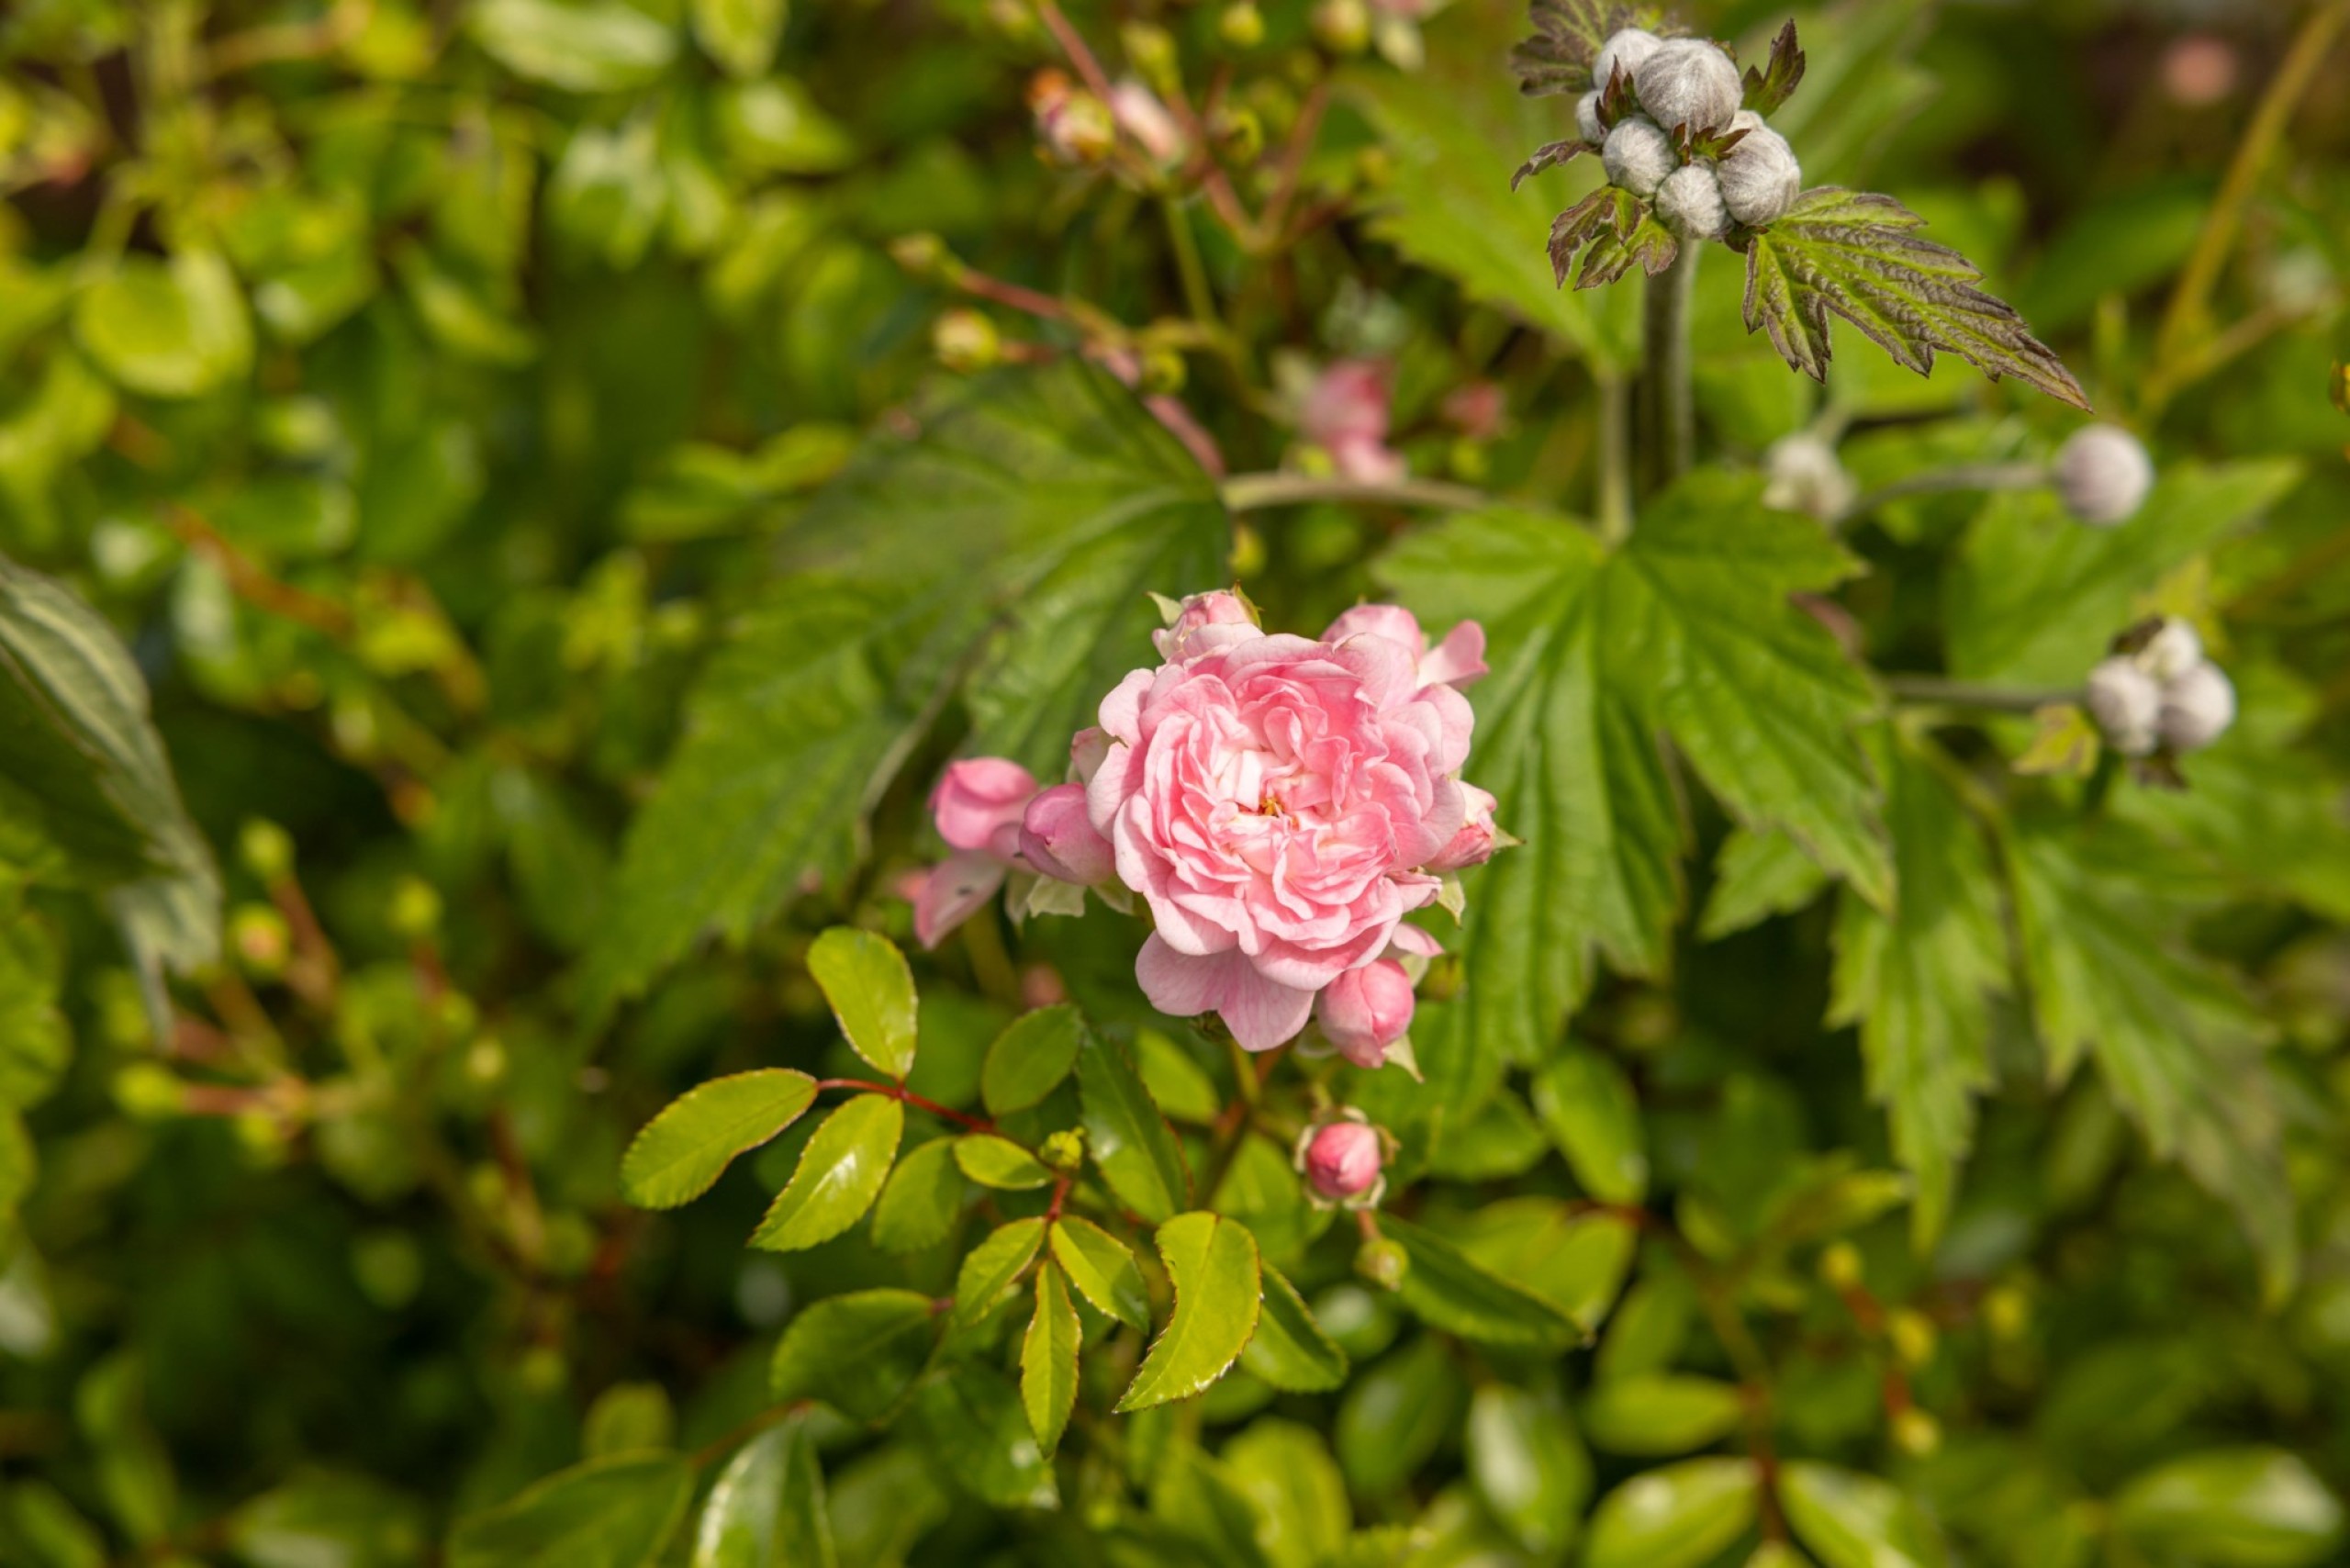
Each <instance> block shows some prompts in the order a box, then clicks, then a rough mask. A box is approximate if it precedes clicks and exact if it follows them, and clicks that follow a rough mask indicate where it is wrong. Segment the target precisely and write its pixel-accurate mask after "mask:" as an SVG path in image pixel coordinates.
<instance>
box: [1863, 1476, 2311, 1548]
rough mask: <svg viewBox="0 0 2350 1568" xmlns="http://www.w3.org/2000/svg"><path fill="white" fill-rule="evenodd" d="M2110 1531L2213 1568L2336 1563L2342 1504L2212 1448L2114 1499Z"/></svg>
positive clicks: (2307, 1481)
mask: <svg viewBox="0 0 2350 1568" xmlns="http://www.w3.org/2000/svg"><path fill="white" fill-rule="evenodd" d="M2113 1524H2114V1528H2115V1529H2118V1530H2119V1531H2121V1533H2122V1534H2123V1535H2125V1536H2127V1537H2128V1538H2129V1539H2130V1540H2132V1541H2134V1542H2136V1543H2137V1544H2138V1545H2139V1547H2140V1548H2141V1550H2143V1551H2147V1552H2149V1553H2154V1554H2159V1555H2161V1556H2164V1557H2172V1556H2176V1557H2178V1558H2181V1559H2185V1560H2188V1561H2191V1562H2206V1563H2210V1564H2212V1565H2213V1568H2300V1565H2301V1564H2304V1563H2316V1562H2333V1561H2335V1560H2336V1557H2335V1552H2336V1549H2337V1548H2338V1547H2339V1546H2340V1544H2341V1541H2342V1537H2343V1513H2342V1503H2341V1500H2340V1499H2339V1498H2338V1497H2336V1496H2335V1495H2333V1491H2332V1490H2331V1489H2330V1488H2328V1487H2327V1486H2326V1484H2325V1483H2323V1482H2322V1481H2321V1480H2319V1479H2318V1478H2317V1476H2316V1475H2315V1474H2314V1473H2311V1470H2310V1467H2309V1466H2308V1465H2307V1464H2305V1463H2304V1462H2301V1461H2300V1459H2298V1458H2296V1457H2295V1456H2294V1455H2292V1454H2289V1453H2286V1452H2284V1451H2282V1450H2278V1449H2271V1448H2241V1449H2211V1450H2206V1451H2204V1452H2202V1453H2195V1454H2188V1455H2187V1456H2185V1457H2184V1458H2180V1459H2175V1460H2172V1461H2171V1462H2168V1463H2167V1464H2163V1465H2159V1466H2157V1467H2156V1468H2154V1469H2153V1470H2150V1471H2148V1472H2147V1473H2145V1474H2143V1475H2141V1476H2139V1477H2137V1478H2136V1479H2135V1480H2133V1481H2132V1482H2131V1483H2130V1484H2128V1485H2127V1486H2124V1487H2123V1488H2122V1489H2121V1493H2120V1494H2119V1495H2116V1496H2115V1498H2114V1499H2113ZM1830 1568H1841V1564H1838V1563H1831V1564H1830Z"/></svg>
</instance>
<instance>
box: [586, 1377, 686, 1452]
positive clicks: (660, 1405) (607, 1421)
mask: <svg viewBox="0 0 2350 1568" xmlns="http://www.w3.org/2000/svg"><path fill="white" fill-rule="evenodd" d="M676 1440H677V1410H676V1409H675V1408H674V1407H673V1406H671V1405H670V1403H669V1393H668V1390H666V1389H665V1388H663V1387H662V1386H661V1385H660V1384H659V1383H614V1384H612V1385H611V1386H610V1388H607V1389H606V1390H604V1392H603V1393H601V1394H598V1395H597V1396H596V1402H595V1403H594V1404H593V1405H590V1406H588V1419H587V1421H586V1423H585V1425H584V1426H583V1428H581V1431H580V1434H579V1447H580V1450H581V1452H583V1453H584V1454H585V1455H586V1456H587V1457H588V1458H589V1459H601V1458H602V1457H603V1456H604V1455H606V1454H614V1453H634V1452H642V1451H643V1450H647V1449H666V1448H669V1447H672V1446H674V1444H675V1443H676Z"/></svg>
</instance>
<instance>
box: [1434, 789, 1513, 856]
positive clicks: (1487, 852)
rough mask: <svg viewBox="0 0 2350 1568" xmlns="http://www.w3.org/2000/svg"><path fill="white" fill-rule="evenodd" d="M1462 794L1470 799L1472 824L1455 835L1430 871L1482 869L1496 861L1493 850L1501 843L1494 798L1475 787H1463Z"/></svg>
mask: <svg viewBox="0 0 2350 1568" xmlns="http://www.w3.org/2000/svg"><path fill="white" fill-rule="evenodd" d="M1460 790H1461V793H1463V794H1465V795H1467V796H1468V797H1469V820H1468V821H1467V822H1465V823H1462V824H1461V825H1460V832H1459V833H1456V834H1453V835H1452V842H1451V843H1449V844H1448V845H1446V846H1444V848H1443V849H1442V850H1441V851H1439V852H1438V855H1437V857H1436V858H1435V859H1433V860H1431V861H1429V862H1428V864H1427V868H1428V869H1429V870H1431V871H1437V872H1444V871H1459V870H1462V869H1465V868H1468V867H1471V866H1483V864H1484V863H1485V862H1486V861H1488V860H1491V859H1492V858H1493V857H1494V849H1495V847H1497V846H1498V845H1499V844H1500V842H1501V841H1500V839H1499V837H1498V836H1497V833H1498V830H1497V829H1495V828H1494V798H1493V797H1492V796H1491V795H1489V794H1487V793H1486V792H1485V791H1484V790H1480V789H1478V788H1477V786H1475V785H1474V784H1463V785H1461V786H1460Z"/></svg>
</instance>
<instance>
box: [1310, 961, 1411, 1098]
mask: <svg viewBox="0 0 2350 1568" xmlns="http://www.w3.org/2000/svg"><path fill="white" fill-rule="evenodd" d="M1398 929H1400V930H1408V929H1409V927H1398ZM1314 1015H1315V1018H1316V1019H1317V1020H1319V1021H1320V1023H1321V1025H1322V1032H1323V1033H1324V1034H1325V1035H1327V1036H1329V1037H1330V1043H1331V1044H1332V1045H1334V1046H1336V1047H1338V1050H1339V1052H1340V1054H1342V1055H1343V1056H1345V1058H1347V1059H1348V1061H1350V1062H1352V1063H1354V1064H1355V1065H1356V1066H1357V1067H1360V1068H1375V1067H1380V1066H1382V1065H1384V1064H1385V1062H1386V1060H1387V1047H1390V1046H1392V1045H1393V1044H1394V1043H1395V1042H1396V1041H1398V1040H1400V1039H1402V1038H1403V1037H1404V1034H1405V1033H1406V1032H1407V1031H1409V1030H1410V1028H1411V1027H1412V977H1411V976H1409V975H1407V974H1405V973H1404V966H1403V965H1401V964H1399V963H1397V962H1396V961H1395V960H1394V959H1393V958H1381V959H1378V960H1377V961H1375V962H1372V963H1369V964H1365V965H1364V966H1363V967H1362V968H1361V969H1348V971H1347V972H1346V973H1345V974H1342V975H1340V976H1339V977H1338V978H1337V980H1332V981H1331V982H1330V983H1329V984H1328V985H1326V986H1325V987H1323V988H1322V994H1321V995H1320V996H1319V997H1318V998H1316V999H1315V1003H1314Z"/></svg>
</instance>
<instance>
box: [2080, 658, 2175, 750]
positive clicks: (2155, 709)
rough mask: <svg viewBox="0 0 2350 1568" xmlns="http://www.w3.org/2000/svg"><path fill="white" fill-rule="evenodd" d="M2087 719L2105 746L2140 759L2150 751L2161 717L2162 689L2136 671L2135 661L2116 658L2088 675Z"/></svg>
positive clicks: (2151, 678) (2151, 677)
mask: <svg viewBox="0 0 2350 1568" xmlns="http://www.w3.org/2000/svg"><path fill="white" fill-rule="evenodd" d="M2087 699H2088V709H2089V717H2090V718H2092V719H2095V720H2096V721H2097V727H2098V730H2100V731H2101V732H2103V734H2104V735H2105V744H2106V745H2109V746H2111V747H2112V748H2113V749H2114V750H2116V751H2118V752H2120V753H2121V755H2122V756H2145V755H2146V754H2147V753H2148V752H2150V751H2152V750H2154V736H2155V725H2156V724H2157V723H2158V722H2160V721H2161V718H2162V713H2163V689H2162V687H2161V686H2160V685H2159V684H2158V683H2156V681H2155V679H2154V677H2153V676H2151V675H2148V674H2147V673H2146V672H2145V671H2144V670H2143V669H2142V668H2140V667H2139V665H2138V661H2137V660H2135V659H2132V658H2125V657H2123V656H2121V655H2115V656H2114V657H2112V658H2109V659H2106V660H2103V661H2102V662H2100V663H2099V664H2098V666H2097V667H2096V668H2095V669H2093V670H2091V671H2089V678H2088V688H2087Z"/></svg>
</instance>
